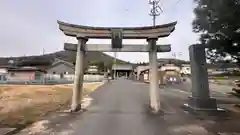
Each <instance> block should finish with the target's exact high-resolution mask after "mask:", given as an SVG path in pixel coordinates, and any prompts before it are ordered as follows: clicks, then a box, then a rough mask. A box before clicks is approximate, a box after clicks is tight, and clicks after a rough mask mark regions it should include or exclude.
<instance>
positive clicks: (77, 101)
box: [71, 37, 87, 112]
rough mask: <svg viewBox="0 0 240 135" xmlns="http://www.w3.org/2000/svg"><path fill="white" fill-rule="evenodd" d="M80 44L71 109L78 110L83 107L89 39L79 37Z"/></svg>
mask: <svg viewBox="0 0 240 135" xmlns="http://www.w3.org/2000/svg"><path fill="white" fill-rule="evenodd" d="M77 39H78V46H77V54H76V65H75V77H74V85H73V95H72V105H71V111H72V112H76V111H79V110H80V109H81V101H82V97H83V76H84V57H85V50H84V49H85V45H86V42H87V39H86V38H84V37H77Z"/></svg>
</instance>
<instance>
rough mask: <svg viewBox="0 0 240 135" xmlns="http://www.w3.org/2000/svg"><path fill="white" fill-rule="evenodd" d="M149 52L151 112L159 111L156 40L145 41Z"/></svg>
mask: <svg viewBox="0 0 240 135" xmlns="http://www.w3.org/2000/svg"><path fill="white" fill-rule="evenodd" d="M147 41H148V46H149V47H150V48H151V50H150V51H149V69H150V76H151V77H150V82H149V83H150V107H151V109H153V112H159V111H160V99H159V84H158V63H157V49H156V41H157V38H153V39H147Z"/></svg>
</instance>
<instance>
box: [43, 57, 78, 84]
mask: <svg viewBox="0 0 240 135" xmlns="http://www.w3.org/2000/svg"><path fill="white" fill-rule="evenodd" d="M45 71H46V73H47V74H46V76H45V78H46V79H68V80H73V78H74V74H75V67H74V65H73V64H72V63H69V62H67V61H64V60H61V59H56V60H55V62H54V63H53V64H52V65H50V66H49V67H47V68H46V69H45Z"/></svg>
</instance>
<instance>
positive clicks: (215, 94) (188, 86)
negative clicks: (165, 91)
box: [167, 82, 226, 97]
mask: <svg viewBox="0 0 240 135" xmlns="http://www.w3.org/2000/svg"><path fill="white" fill-rule="evenodd" d="M167 87H168V88H174V89H179V90H181V91H184V92H188V93H191V88H192V85H191V83H190V82H183V83H181V84H170V85H167ZM210 94H211V96H212V97H225V96H226V94H223V93H221V92H217V91H214V90H211V89H210Z"/></svg>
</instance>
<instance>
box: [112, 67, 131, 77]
mask: <svg viewBox="0 0 240 135" xmlns="http://www.w3.org/2000/svg"><path fill="white" fill-rule="evenodd" d="M115 73H116V76H114V74H115ZM133 73H134V70H133V65H132V64H116V65H113V66H112V74H113V77H116V78H118V77H126V78H129V77H132V74H133Z"/></svg>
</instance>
